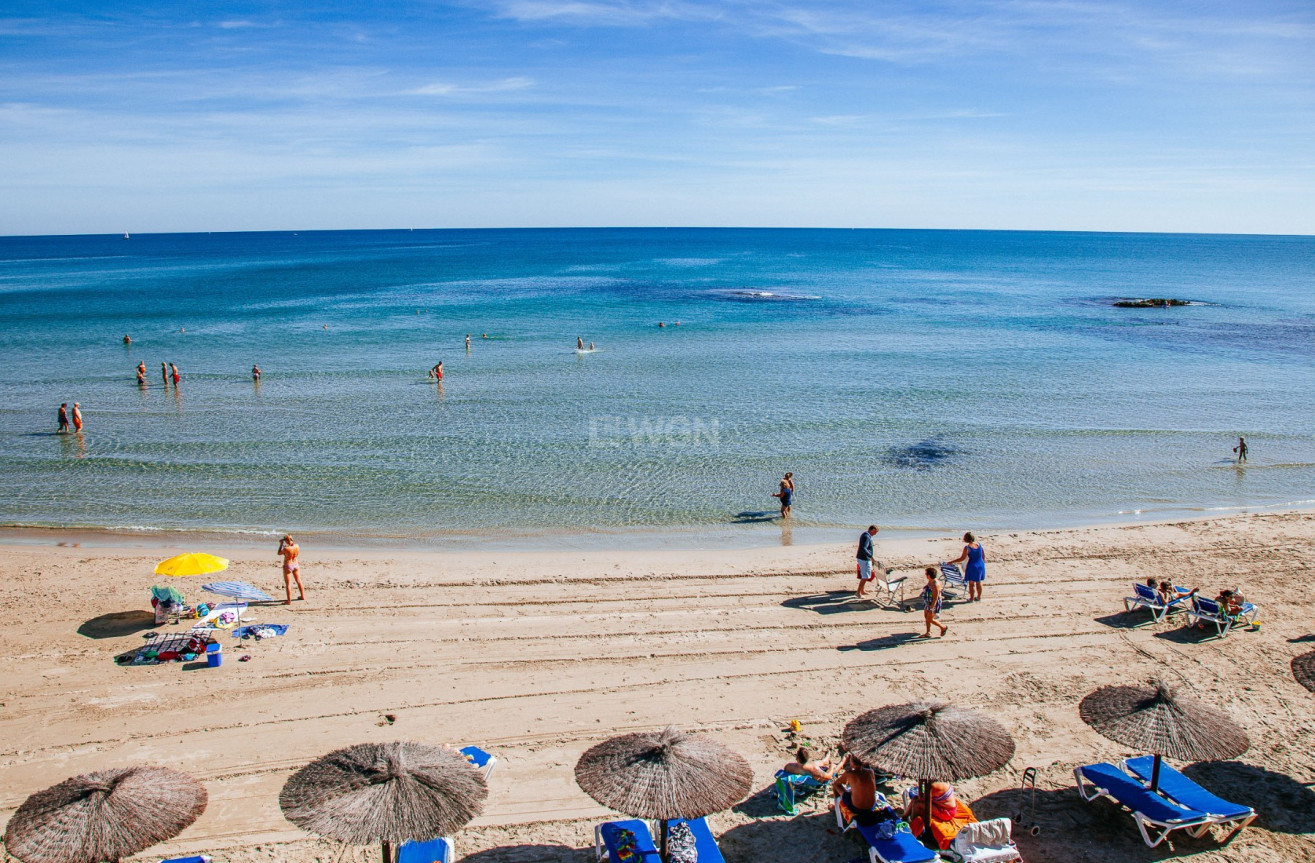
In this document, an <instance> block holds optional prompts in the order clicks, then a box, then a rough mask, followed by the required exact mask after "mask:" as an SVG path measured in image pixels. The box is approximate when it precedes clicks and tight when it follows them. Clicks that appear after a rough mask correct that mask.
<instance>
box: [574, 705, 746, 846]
mask: <svg viewBox="0 0 1315 863" xmlns="http://www.w3.org/2000/svg"><path fill="white" fill-rule="evenodd" d="M575 781H576V783H577V784H579V786H580V787H581V788H582V789H584V792H585V793H586V794H588V795H589V796H590V797H592V798H594V799H595V800H597V801H598V802H599V803H601V804H603V805H604V806H606V807H608V808H610V809H615V810H616V811H618V812H624V813H625V814H626V815H630V816H632V817H635V818H656V819H658V821H659V822H660V824H661V840H662V841H661V849H660V851H661V855H662V859H663V860H665V859H667V820H668V819H671V818H702V817H703V816H705V815H711V814H712V813H713V812H719V811H721V810H722V809H729V808H730V807H732V806H734V805H735V804H736V803H739V802H740V801H741V800H743V799H744V798H745V796H747V795H748V793H749V788H750V786H751V785H752V784H753V768H751V767H750V766H749V762H748V761H746V760H745V759H744V757H743V756H742V755H740V754H739V753H737V752H735V751H734V750H732V749H729V748H728V747H726V746H724V745H722V744H721V743H719V742H717V741H716V740H714V739H712V738H711V737H707V736H705V735H702V734H686V733H684V732H682V731H678V730H676V729H675V728H673V727H671V726H668V727H666V728H664V729H663V730H662V731H644V732H638V733H635V734H622V735H621V736H619V737H613V738H611V739H610V740H604V741H603V742H602V743H599V744H598V745H597V746H594V747H592V748H591V749H589V750H588V751H587V752H585V753H584V754H583V755H581V756H580V760H579V761H577V762H576V763H575Z"/></svg>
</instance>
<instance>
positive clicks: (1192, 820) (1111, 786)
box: [1073, 764, 1213, 848]
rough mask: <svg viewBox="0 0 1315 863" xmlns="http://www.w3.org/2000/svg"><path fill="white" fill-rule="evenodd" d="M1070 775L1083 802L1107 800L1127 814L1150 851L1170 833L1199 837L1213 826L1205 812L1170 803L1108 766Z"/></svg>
mask: <svg viewBox="0 0 1315 863" xmlns="http://www.w3.org/2000/svg"><path fill="white" fill-rule="evenodd" d="M1073 776H1074V778H1075V779H1077V782H1078V793H1079V794H1081V795H1082V799H1083V800H1086V801H1087V802H1089V803H1090V802H1093V801H1095V799H1096V798H1097V797H1108V798H1109V799H1111V800H1113V801H1114V802H1115V803H1117V804H1118V805H1120V806H1122V807H1123V808H1125V809H1127V810H1128V811H1129V812H1131V813H1132V818H1133V820H1134V821H1136V822H1137V829H1138V830H1139V831H1141V838H1142V840H1143V841H1144V842H1145V843H1146V844H1147V845H1149V846H1150V847H1151V848H1154V847H1155V846H1156V845H1159V844H1160V843H1161V842H1163V841H1164V840H1165V838H1166V837H1167V836H1168V835H1169V834H1170V833H1172V832H1173V831H1174V830H1186V831H1187V834H1188V835H1189V836H1200V835H1201V834H1202V833H1204V832H1205V831H1206V830H1208V829H1209V828H1210V825H1211V824H1212V823H1213V822H1212V821H1211V819H1210V816H1209V815H1208V814H1207V813H1205V812H1199V811H1197V810H1196V809H1188V808H1187V807H1185V806H1179V805H1177V804H1176V803H1170V802H1169V801H1168V800H1165V799H1164V798H1163V797H1161V796H1160V795H1158V794H1156V793H1154V792H1153V791H1151V789H1149V788H1147V787H1146V786H1145V785H1143V784H1141V783H1140V782H1138V781H1137V780H1136V779H1133V778H1132V777H1131V776H1129V775H1128V774H1126V773H1124V772H1123V771H1122V770H1120V769H1119V768H1117V767H1115V766H1114V765H1112V764H1088V765H1087V766H1085V767H1076V768H1074V770H1073ZM1088 785H1089V786H1090V787H1091V791H1090V792H1088V790H1087V786H1088Z"/></svg>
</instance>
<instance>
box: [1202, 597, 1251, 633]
mask: <svg viewBox="0 0 1315 863" xmlns="http://www.w3.org/2000/svg"><path fill="white" fill-rule="evenodd" d="M1257 611H1258V609H1257V608H1256V607H1255V606H1254V605H1252V604H1251V603H1249V602H1244V603H1242V612H1241V613H1240V614H1236V615H1230V614H1228V613H1226V612H1225V611H1224V609H1223V607H1222V606H1220V604H1219V603H1218V602H1216V601H1215V600H1213V599H1206V598H1205V597H1203V596H1198V597H1196V598H1195V599H1194V600H1193V601H1192V610H1191V611H1189V612H1187V614H1188V621H1187V623H1188V625H1189V626H1190V625H1193V624H1196V623H1213V624H1214V625H1215V634H1216V635H1219V636H1224V635H1227V634H1228V630H1230V629H1232V628H1233V625H1234V624H1237V623H1245V624H1247V625H1248V626H1250V625H1251V624H1252V623H1254V622H1255V619H1256V612H1257Z"/></svg>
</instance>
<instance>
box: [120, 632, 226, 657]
mask: <svg viewBox="0 0 1315 863" xmlns="http://www.w3.org/2000/svg"><path fill="white" fill-rule="evenodd" d="M205 641H206V638H205V636H204V635H199V634H197V633H195V632H169V633H166V634H164V635H159V636H157V637H155V638H152V639H150V640H148V641H147V642H146V643H145V644H143V645H142V646H141V647H134V648H133V649H132V650H128V651H125V652H123V653H120V654H119V655H118V656H116V657H114V661H115V662H117V663H118V664H119V665H158V664H159V663H161V662H191V661H193V660H195V659H197V658H198V657H199V656H201V655H202V654H203V653H205Z"/></svg>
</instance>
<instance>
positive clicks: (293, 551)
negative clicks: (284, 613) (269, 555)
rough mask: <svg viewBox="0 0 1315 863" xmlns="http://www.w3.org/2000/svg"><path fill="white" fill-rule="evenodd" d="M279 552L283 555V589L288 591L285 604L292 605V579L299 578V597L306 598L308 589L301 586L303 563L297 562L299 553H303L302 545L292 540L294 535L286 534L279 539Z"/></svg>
mask: <svg viewBox="0 0 1315 863" xmlns="http://www.w3.org/2000/svg"><path fill="white" fill-rule="evenodd" d="M278 553H279V554H281V555H282V556H283V589H284V590H285V591H287V595H288V598H287V599H286V600H284V601H283V604H284V605H292V580H293V579H294V578H295V579H296V580H297V593H298V594H299V595H298V596H297V599H305V598H306V589H305V588H304V587H302V586H301V564H300V563H298V562H297V555H299V554H301V547H300V546H299V545H297V544H296V543H295V542H293V541H292V537H291V536H289V535H287V534H284V535H283V539H281V540H279V551H278Z"/></svg>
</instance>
